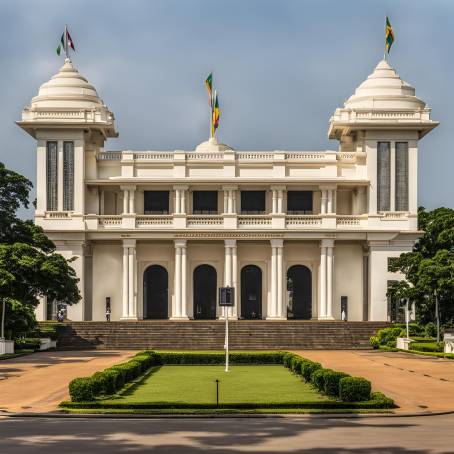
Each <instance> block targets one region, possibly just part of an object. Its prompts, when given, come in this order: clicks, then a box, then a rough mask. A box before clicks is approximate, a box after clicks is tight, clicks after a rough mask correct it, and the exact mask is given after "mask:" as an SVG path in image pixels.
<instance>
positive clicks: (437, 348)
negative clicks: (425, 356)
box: [410, 342, 443, 352]
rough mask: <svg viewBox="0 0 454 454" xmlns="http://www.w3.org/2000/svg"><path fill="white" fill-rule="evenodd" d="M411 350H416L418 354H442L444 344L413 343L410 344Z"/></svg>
mask: <svg viewBox="0 0 454 454" xmlns="http://www.w3.org/2000/svg"><path fill="white" fill-rule="evenodd" d="M410 350H416V351H418V352H442V351H443V342H439V343H437V342H412V343H411V344H410Z"/></svg>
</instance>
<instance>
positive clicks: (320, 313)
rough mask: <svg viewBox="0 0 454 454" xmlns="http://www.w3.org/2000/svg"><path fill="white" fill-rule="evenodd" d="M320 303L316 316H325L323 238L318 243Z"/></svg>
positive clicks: (320, 317) (324, 252) (322, 317)
mask: <svg viewBox="0 0 454 454" xmlns="http://www.w3.org/2000/svg"><path fill="white" fill-rule="evenodd" d="M320 249H321V251H320V296H319V298H320V304H319V306H318V307H319V309H318V318H319V320H320V319H324V318H325V317H326V246H325V245H324V243H323V240H322V241H321V244H320Z"/></svg>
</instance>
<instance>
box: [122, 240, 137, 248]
mask: <svg viewBox="0 0 454 454" xmlns="http://www.w3.org/2000/svg"><path fill="white" fill-rule="evenodd" d="M136 243H137V241H136V239H135V238H123V247H136Z"/></svg>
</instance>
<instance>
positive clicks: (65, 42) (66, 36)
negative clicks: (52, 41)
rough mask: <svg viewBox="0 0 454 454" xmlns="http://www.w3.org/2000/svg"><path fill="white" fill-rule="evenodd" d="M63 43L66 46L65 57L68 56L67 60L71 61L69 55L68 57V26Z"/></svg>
mask: <svg viewBox="0 0 454 454" xmlns="http://www.w3.org/2000/svg"><path fill="white" fill-rule="evenodd" d="M63 42H64V44H65V55H66V58H68V59H69V55H68V27H67V25H66V24H65V37H64V39H63Z"/></svg>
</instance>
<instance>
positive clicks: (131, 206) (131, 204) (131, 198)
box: [129, 189, 136, 214]
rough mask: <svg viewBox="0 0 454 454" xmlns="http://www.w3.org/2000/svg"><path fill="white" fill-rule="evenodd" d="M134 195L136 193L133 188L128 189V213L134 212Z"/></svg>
mask: <svg viewBox="0 0 454 454" xmlns="http://www.w3.org/2000/svg"><path fill="white" fill-rule="evenodd" d="M135 195H136V191H135V189H130V190H129V213H130V214H132V213H135V212H136V206H135V205H136V204H135Z"/></svg>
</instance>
